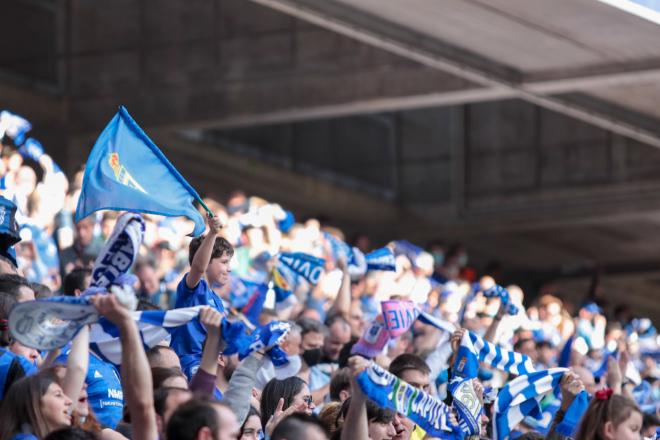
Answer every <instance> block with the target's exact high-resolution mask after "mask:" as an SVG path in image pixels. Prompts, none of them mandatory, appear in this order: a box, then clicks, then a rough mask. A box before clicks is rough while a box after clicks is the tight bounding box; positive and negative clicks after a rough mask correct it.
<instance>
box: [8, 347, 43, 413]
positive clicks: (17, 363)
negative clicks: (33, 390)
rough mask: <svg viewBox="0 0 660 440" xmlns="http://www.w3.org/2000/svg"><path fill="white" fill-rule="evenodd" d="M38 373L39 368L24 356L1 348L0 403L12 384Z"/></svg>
mask: <svg viewBox="0 0 660 440" xmlns="http://www.w3.org/2000/svg"><path fill="white" fill-rule="evenodd" d="M36 372H37V367H35V366H34V365H33V364H32V363H31V362H29V361H28V360H27V359H25V358H24V357H23V356H19V355H16V354H14V353H12V352H11V351H9V350H5V349H3V348H0V401H1V400H2V398H3V397H4V395H5V393H6V392H7V390H8V389H9V387H10V386H11V384H13V383H14V382H16V381H17V380H18V379H20V378H22V377H25V376H27V375H31V374H34V373H36Z"/></svg>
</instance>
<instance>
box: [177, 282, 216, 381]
mask: <svg viewBox="0 0 660 440" xmlns="http://www.w3.org/2000/svg"><path fill="white" fill-rule="evenodd" d="M186 277H188V274H186V275H185V276H184V277H183V279H182V280H181V281H180V282H179V285H178V286H177V287H176V308H177V309H179V308H183V307H194V306H211V307H213V308H214V309H216V310H217V311H219V312H221V313H225V307H224V305H223V304H222V299H220V297H219V296H218V295H216V294H215V292H213V291H212V290H211V289H210V288H209V285H208V283H207V282H206V280H204V279H201V280H200V281H199V283H197V286H195V288H194V289H190V288H189V287H188V286H187V285H186ZM205 339H206V329H205V328H204V326H203V325H202V324H201V323H200V322H199V319H193V320H191V321H190V322H188V324H186V325H185V326H181V327H179V328H177V329H176V330H174V333H172V343H171V344H170V345H171V347H172V348H173V349H174V351H175V352H176V354H178V355H179V358H181V359H182V362H181V366H182V367H184V365H183V364H184V362H183V359H184V357H185V358H187V359H190V358H192V359H197V363H199V360H200V359H201V357H202V346H203V345H204V340H205ZM186 363H187V364H188V363H194V360H193V361H192V362H186ZM192 367H193V365H191V366H190V367H189V368H188V369H189V370H190V369H192ZM184 368H185V367H184Z"/></svg>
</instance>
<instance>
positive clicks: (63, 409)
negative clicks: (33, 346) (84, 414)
mask: <svg viewBox="0 0 660 440" xmlns="http://www.w3.org/2000/svg"><path fill="white" fill-rule="evenodd" d="M71 405H72V402H71V399H69V398H68V397H67V396H66V395H65V394H64V391H62V388H61V387H60V386H59V385H58V384H57V382H56V381H55V379H54V378H53V376H52V375H51V374H37V375H36V376H29V377H24V378H22V379H20V380H19V381H17V382H15V383H14V384H13V385H12V386H11V388H10V389H9V391H8V392H7V394H6V395H5V398H4V399H3V401H2V406H1V407H0V438H3V439H4V438H11V437H12V435H13V434H17V433H20V432H22V429H23V427H25V426H29V427H31V430H32V433H33V434H34V435H35V436H37V437H38V438H43V437H45V436H46V435H47V434H48V433H50V432H51V431H55V430H56V429H59V428H62V427H66V426H71V420H72V419H71Z"/></svg>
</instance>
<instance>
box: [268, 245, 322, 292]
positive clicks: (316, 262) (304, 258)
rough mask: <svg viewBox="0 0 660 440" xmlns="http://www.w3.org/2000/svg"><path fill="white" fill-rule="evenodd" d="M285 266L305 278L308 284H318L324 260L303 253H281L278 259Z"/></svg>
mask: <svg viewBox="0 0 660 440" xmlns="http://www.w3.org/2000/svg"><path fill="white" fill-rule="evenodd" d="M279 260H280V262H282V263H283V264H284V265H285V266H287V267H288V268H289V269H291V270H292V271H293V272H295V273H296V274H298V275H300V276H302V277H303V278H305V279H306V280H307V281H308V282H309V283H310V284H316V283H318V282H319V277H320V276H321V273H322V272H323V265H324V264H325V260H323V259H322V258H316V257H314V256H312V255H309V254H305V253H303V252H293V253H291V252H282V253H281V254H280V258H279Z"/></svg>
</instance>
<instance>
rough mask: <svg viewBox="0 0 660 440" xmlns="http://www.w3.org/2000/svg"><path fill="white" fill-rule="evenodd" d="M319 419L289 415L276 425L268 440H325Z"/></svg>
mask: <svg viewBox="0 0 660 440" xmlns="http://www.w3.org/2000/svg"><path fill="white" fill-rule="evenodd" d="M327 439H328V435H327V434H326V432H325V429H324V428H323V425H322V424H321V422H320V421H319V419H318V418H317V417H315V416H312V415H308V414H291V415H290V416H289V417H286V418H285V419H284V420H282V421H281V422H280V423H278V424H277V426H276V427H275V429H274V430H273V434H272V435H271V436H270V440H327Z"/></svg>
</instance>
